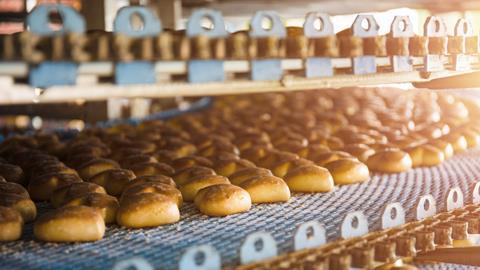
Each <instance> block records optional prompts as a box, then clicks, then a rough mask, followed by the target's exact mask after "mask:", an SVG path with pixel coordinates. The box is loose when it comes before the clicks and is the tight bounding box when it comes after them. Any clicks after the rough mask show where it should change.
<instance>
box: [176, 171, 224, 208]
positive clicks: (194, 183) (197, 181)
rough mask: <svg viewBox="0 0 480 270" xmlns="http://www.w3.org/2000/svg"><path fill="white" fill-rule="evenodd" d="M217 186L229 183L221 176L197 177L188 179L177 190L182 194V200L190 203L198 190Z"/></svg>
mask: <svg viewBox="0 0 480 270" xmlns="http://www.w3.org/2000/svg"><path fill="white" fill-rule="evenodd" d="M217 184H230V182H229V181H228V179H227V178H226V177H224V176H221V175H199V176H196V177H193V178H190V179H189V180H188V182H186V183H184V184H182V185H180V187H179V189H180V191H181V192H182V196H183V200H184V201H186V202H190V201H193V199H194V198H195V195H196V194H197V192H198V191H199V190H200V189H202V188H206V187H208V186H212V185H217Z"/></svg>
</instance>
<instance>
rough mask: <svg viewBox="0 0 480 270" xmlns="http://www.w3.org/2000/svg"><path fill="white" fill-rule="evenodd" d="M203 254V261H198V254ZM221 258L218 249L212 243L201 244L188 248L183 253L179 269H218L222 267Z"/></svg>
mask: <svg viewBox="0 0 480 270" xmlns="http://www.w3.org/2000/svg"><path fill="white" fill-rule="evenodd" d="M199 255H200V256H203V261H202V262H200V263H198V262H197V261H196V257H197V256H199ZM221 265H222V263H221V259H220V254H218V251H217V250H216V249H215V248H214V247H212V246H211V245H200V246H194V247H190V248H188V249H187V250H186V251H185V253H183V255H182V257H181V258H180V262H179V263H178V269H179V270H190V269H197V270H217V269H220V268H221Z"/></svg>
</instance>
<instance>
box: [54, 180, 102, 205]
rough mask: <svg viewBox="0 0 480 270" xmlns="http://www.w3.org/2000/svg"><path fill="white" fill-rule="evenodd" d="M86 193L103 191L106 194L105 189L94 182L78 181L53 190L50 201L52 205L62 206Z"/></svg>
mask: <svg viewBox="0 0 480 270" xmlns="http://www.w3.org/2000/svg"><path fill="white" fill-rule="evenodd" d="M87 193H103V194H107V192H106V191H105V189H104V188H103V187H102V186H100V185H97V184H95V183H90V182H78V183H71V184H69V185H66V186H63V187H61V188H59V189H57V190H55V192H53V194H52V197H51V198H50V203H51V204H52V205H53V207H56V208H58V207H60V206H63V205H64V204H65V203H67V202H68V201H70V200H72V199H74V198H78V197H80V196H83V195H85V194H87Z"/></svg>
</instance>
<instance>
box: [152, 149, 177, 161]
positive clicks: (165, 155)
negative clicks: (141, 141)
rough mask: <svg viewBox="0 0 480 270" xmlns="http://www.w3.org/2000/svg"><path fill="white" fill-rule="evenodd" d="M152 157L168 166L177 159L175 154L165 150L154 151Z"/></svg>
mask: <svg viewBox="0 0 480 270" xmlns="http://www.w3.org/2000/svg"><path fill="white" fill-rule="evenodd" d="M153 156H154V157H155V159H156V160H157V161H158V162H162V163H167V164H170V163H172V161H173V160H175V159H177V158H179V156H178V155H177V154H176V153H175V152H173V151H170V150H165V149H162V150H158V151H156V152H155V153H153Z"/></svg>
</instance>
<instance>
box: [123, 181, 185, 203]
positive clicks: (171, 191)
mask: <svg viewBox="0 0 480 270" xmlns="http://www.w3.org/2000/svg"><path fill="white" fill-rule="evenodd" d="M138 193H159V194H162V195H165V196H167V197H169V198H170V199H172V200H173V201H174V202H175V203H176V204H177V205H178V207H180V206H182V203H183V198H182V193H181V192H180V191H179V190H178V189H176V188H175V187H173V186H171V185H167V184H161V183H143V184H137V185H134V186H132V187H130V188H128V189H125V191H124V192H123V194H122V198H123V197H128V196H131V195H132V194H138Z"/></svg>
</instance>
